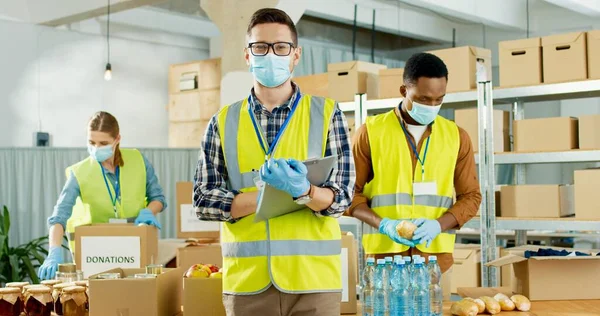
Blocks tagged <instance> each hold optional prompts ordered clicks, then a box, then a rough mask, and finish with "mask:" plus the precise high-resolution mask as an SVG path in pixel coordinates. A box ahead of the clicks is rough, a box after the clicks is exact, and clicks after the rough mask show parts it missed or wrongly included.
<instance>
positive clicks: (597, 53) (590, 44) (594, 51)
mask: <svg viewBox="0 0 600 316" xmlns="http://www.w3.org/2000/svg"><path fill="white" fill-rule="evenodd" d="M587 58H588V61H587V62H588V78H590V79H600V30H595V31H589V32H587Z"/></svg>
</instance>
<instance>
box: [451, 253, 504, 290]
mask: <svg viewBox="0 0 600 316" xmlns="http://www.w3.org/2000/svg"><path fill="white" fill-rule="evenodd" d="M498 251H500V248H498ZM498 253H499V252H498ZM453 257H454V264H453V265H452V274H451V276H450V291H451V292H452V293H455V294H456V293H458V288H459V287H479V286H481V245H479V244H455V245H454V253H453ZM498 280H500V274H498Z"/></svg>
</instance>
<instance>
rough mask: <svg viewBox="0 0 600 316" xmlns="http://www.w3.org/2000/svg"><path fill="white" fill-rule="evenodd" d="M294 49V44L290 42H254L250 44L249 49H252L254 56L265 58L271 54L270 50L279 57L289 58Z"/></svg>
mask: <svg viewBox="0 0 600 316" xmlns="http://www.w3.org/2000/svg"><path fill="white" fill-rule="evenodd" d="M293 47H294V43H290V42H275V43H265V42H254V43H250V44H248V48H250V52H251V53H252V55H254V56H265V55H267V54H268V53H269V49H272V50H273V53H274V54H275V55H277V56H288V55H289V54H290V53H292V48H293Z"/></svg>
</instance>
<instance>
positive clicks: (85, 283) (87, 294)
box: [75, 280, 90, 310]
mask: <svg viewBox="0 0 600 316" xmlns="http://www.w3.org/2000/svg"><path fill="white" fill-rule="evenodd" d="M75 285H77V286H83V287H85V297H86V299H87V300H86V302H85V309H86V310H89V309H90V281H89V280H85V281H77V282H75Z"/></svg>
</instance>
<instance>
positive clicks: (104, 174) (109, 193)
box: [100, 164, 121, 218]
mask: <svg viewBox="0 0 600 316" xmlns="http://www.w3.org/2000/svg"><path fill="white" fill-rule="evenodd" d="M100 169H102V177H103V178H104V184H106V190H107V191H108V195H110V202H111V203H112V205H113V211H114V212H115V218H119V214H118V213H117V200H119V197H120V194H121V184H120V183H119V180H120V179H119V174H120V172H119V166H117V168H116V171H115V176H117V186H116V187H115V196H114V198H113V195H112V192H111V191H110V186H109V184H108V179H106V171H104V167H102V164H100Z"/></svg>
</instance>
